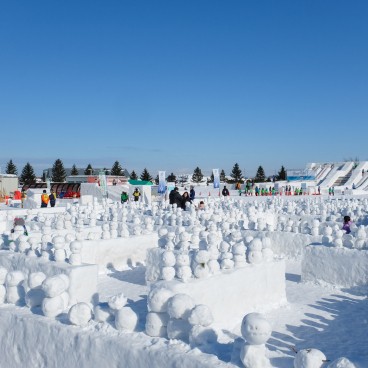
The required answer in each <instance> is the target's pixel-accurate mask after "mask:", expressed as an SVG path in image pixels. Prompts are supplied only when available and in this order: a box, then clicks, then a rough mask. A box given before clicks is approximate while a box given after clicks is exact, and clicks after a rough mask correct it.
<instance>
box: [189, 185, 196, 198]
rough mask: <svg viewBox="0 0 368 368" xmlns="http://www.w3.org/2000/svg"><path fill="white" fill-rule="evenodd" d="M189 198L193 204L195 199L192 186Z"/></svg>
mask: <svg viewBox="0 0 368 368" xmlns="http://www.w3.org/2000/svg"><path fill="white" fill-rule="evenodd" d="M189 197H190V200H191V201H192V202H193V201H194V198H195V190H194V187H193V185H191V186H190V192H189Z"/></svg>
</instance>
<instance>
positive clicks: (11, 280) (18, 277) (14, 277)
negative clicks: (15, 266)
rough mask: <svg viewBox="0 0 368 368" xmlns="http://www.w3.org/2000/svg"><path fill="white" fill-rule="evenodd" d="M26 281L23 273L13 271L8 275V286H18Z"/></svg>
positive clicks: (6, 280) (6, 281)
mask: <svg viewBox="0 0 368 368" xmlns="http://www.w3.org/2000/svg"><path fill="white" fill-rule="evenodd" d="M23 280H24V275H23V273H22V272H21V271H11V272H9V273H8V274H7V275H6V279H5V283H6V286H7V287H9V286H17V285H19V284H20V283H21V282H22V281H23Z"/></svg>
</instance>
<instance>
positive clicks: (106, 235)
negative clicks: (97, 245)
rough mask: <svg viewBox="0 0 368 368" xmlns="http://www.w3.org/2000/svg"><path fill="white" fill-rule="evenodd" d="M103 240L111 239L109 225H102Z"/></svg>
mask: <svg viewBox="0 0 368 368" xmlns="http://www.w3.org/2000/svg"><path fill="white" fill-rule="evenodd" d="M102 239H111V234H110V226H109V224H103V225H102Z"/></svg>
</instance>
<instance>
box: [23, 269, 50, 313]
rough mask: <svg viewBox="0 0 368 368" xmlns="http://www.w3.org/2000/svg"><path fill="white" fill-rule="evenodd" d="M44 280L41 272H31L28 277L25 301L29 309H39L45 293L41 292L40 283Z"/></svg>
mask: <svg viewBox="0 0 368 368" xmlns="http://www.w3.org/2000/svg"><path fill="white" fill-rule="evenodd" d="M45 279H46V275H45V274H44V273H43V272H32V273H30V274H29V276H28V287H29V290H28V291H27V294H26V297H25V301H26V304H27V306H28V307H29V308H33V307H40V306H41V305H42V301H43V298H44V297H45V292H44V291H43V290H42V283H43V282H44V280H45Z"/></svg>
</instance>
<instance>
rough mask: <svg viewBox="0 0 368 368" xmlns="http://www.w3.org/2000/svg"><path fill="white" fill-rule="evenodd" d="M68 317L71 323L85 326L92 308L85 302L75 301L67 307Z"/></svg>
mask: <svg viewBox="0 0 368 368" xmlns="http://www.w3.org/2000/svg"><path fill="white" fill-rule="evenodd" d="M68 318H69V321H70V323H71V324H73V325H76V326H87V325H88V323H89V321H90V320H91V319H92V310H91V308H90V306H89V305H88V304H87V303H83V302H82V303H77V304H74V305H73V306H72V307H71V308H70V309H69V312H68Z"/></svg>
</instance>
